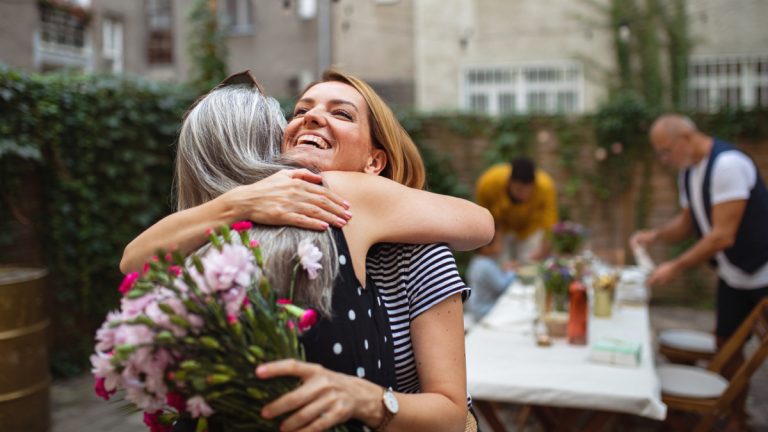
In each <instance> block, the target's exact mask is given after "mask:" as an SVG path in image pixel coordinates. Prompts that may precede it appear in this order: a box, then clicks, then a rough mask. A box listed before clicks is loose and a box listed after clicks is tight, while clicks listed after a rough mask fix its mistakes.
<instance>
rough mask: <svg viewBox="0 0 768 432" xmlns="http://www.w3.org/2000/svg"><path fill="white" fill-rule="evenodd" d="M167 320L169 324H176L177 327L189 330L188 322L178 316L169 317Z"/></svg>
mask: <svg viewBox="0 0 768 432" xmlns="http://www.w3.org/2000/svg"><path fill="white" fill-rule="evenodd" d="M168 320H170V321H171V323H173V324H176V325H177V326H179V327H184V328H189V327H190V325H189V321H187V320H185V319H184V318H182V317H180V316H179V315H171V316H169V317H168Z"/></svg>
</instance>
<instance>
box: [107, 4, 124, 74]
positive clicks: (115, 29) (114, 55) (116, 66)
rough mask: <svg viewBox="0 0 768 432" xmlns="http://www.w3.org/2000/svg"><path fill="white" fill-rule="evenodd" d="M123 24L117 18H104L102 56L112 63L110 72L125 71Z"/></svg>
mask: <svg viewBox="0 0 768 432" xmlns="http://www.w3.org/2000/svg"><path fill="white" fill-rule="evenodd" d="M123 35H124V32H123V22H122V21H121V20H119V19H117V18H109V17H106V18H104V21H103V22H102V24H101V36H102V37H101V54H102V56H103V57H104V59H105V60H109V61H111V68H110V72H112V73H120V72H122V71H123Z"/></svg>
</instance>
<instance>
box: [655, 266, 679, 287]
mask: <svg viewBox="0 0 768 432" xmlns="http://www.w3.org/2000/svg"><path fill="white" fill-rule="evenodd" d="M681 271H682V269H681V268H680V266H679V265H678V264H677V262H676V261H667V262H665V263H662V264H661V265H659V266H658V267H657V268H656V270H654V271H653V273H651V275H650V276H649V277H648V286H649V287H655V286H659V285H666V284H668V283H669V282H670V281H672V279H674V278H675V277H677V275H679V274H680V272H681Z"/></svg>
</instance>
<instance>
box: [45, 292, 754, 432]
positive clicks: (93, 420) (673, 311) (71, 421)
mask: <svg viewBox="0 0 768 432" xmlns="http://www.w3.org/2000/svg"><path fill="white" fill-rule="evenodd" d="M651 322H652V323H653V326H654V327H655V328H657V329H659V328H669V327H677V328H680V327H686V328H694V329H701V330H711V329H712V328H713V324H712V323H713V315H712V312H708V311H698V310H693V309H687V308H671V307H652V308H651ZM92 386H93V381H92V379H91V378H90V376H83V377H79V378H75V379H71V380H67V381H58V382H55V383H54V385H53V387H52V389H51V397H52V422H53V431H52V432H143V431H146V430H148V429H147V428H146V427H145V426H144V425H143V423H142V417H141V415H140V414H130V415H128V414H125V413H124V411H123V410H122V409H121V407H120V405H119V404H113V403H107V402H104V401H103V400H101V399H98V398H97V397H96V396H94V394H93V391H92ZM748 407H749V410H750V414H751V427H752V430H753V431H755V432H768V362H766V364H764V365H763V367H762V368H761V369H760V370H758V371H757V373H756V374H755V376H754V378H753V380H752V383H751V389H750V395H749V399H748ZM514 415H515V412H514V411H513V410H511V411H510V412H509V413H508V415H507V416H506V417H507V419H509V422H510V424H512V421H513V419H514ZM657 426H658V424H657V423H656V422H652V421H648V420H643V419H631V420H629V422H628V423H624V424H622V425H619V426H615V429H617V430H630V431H634V432H641V431H652V430H655V429H656V428H657ZM539 429H540V428H539V427H538V426H537V425H536V424H535V423H534V422H533V421H530V422H529V423H528V424H527V425H526V427H525V430H526V431H537V430H539ZM485 430H488V429H487V428H485ZM510 430H511V427H510Z"/></svg>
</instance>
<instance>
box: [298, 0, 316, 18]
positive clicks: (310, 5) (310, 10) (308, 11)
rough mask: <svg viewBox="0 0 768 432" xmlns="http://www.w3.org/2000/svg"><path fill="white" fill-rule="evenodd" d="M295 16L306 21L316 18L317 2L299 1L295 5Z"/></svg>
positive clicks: (310, 0)
mask: <svg viewBox="0 0 768 432" xmlns="http://www.w3.org/2000/svg"><path fill="white" fill-rule="evenodd" d="M296 15H298V16H299V18H301V19H303V20H305V21H308V20H312V19H315V17H317V0H299V1H298V3H297V4H296Z"/></svg>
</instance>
